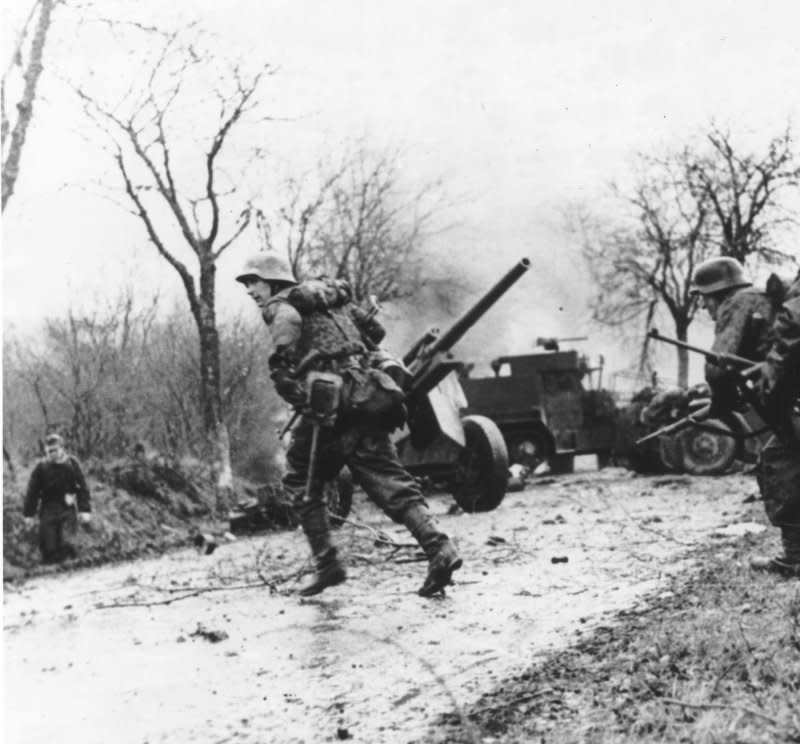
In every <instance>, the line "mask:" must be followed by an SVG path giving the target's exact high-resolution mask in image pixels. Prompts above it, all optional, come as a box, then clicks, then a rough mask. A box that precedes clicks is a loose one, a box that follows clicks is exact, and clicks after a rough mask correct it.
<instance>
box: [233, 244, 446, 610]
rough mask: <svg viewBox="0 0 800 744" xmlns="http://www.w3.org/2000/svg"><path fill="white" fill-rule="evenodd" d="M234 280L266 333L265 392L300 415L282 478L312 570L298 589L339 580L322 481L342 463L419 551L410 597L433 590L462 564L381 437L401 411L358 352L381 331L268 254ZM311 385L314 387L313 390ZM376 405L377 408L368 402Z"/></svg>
mask: <svg viewBox="0 0 800 744" xmlns="http://www.w3.org/2000/svg"><path fill="white" fill-rule="evenodd" d="M236 279H237V281H239V282H241V283H242V284H244V286H245V287H246V289H247V293H248V294H249V295H250V296H251V297H252V298H253V300H254V301H255V302H256V304H257V305H258V306H259V308H260V309H261V313H262V316H263V318H264V321H265V322H266V324H267V326H268V327H269V330H270V335H271V337H272V344H273V353H272V355H271V356H270V359H269V367H270V373H271V377H272V380H273V382H274V383H275V389H276V390H277V392H278V394H279V395H280V396H281V397H282V398H284V400H286V401H287V402H288V403H289V404H290V405H292V406H294V408H295V409H296V410H300V411H302V416H301V418H300V421H299V423H298V425H297V426H296V427H295V429H294V430H293V432H292V439H291V443H290V445H289V450H288V452H287V472H286V474H285V476H284V479H283V486H284V489H285V491H286V494H287V495H288V496H289V498H290V499H291V500H292V505H293V507H294V509H295V511H296V513H297V515H298V517H299V519H300V523H301V525H302V527H303V531H304V532H305V534H306V537H307V538H308V542H309V545H310V547H311V552H312V553H313V555H314V558H315V560H316V564H317V573H316V577H315V578H314V580H313V581H312V582H311V584H309V585H308V586H306V587H304V588H303V589H302V590H301V592H300V593H301V594H302V595H303V596H310V595H313V594H318V593H319V592H321V591H323V590H324V589H326V588H328V587H331V586H334V585H336V584H340V583H342V582H343V581H344V580H345V579H346V574H345V569H344V566H343V565H342V563H341V561H340V559H339V556H338V554H337V551H336V548H335V547H334V545H333V544H332V542H331V535H330V526H329V521H328V510H327V506H326V504H325V501H324V497H323V489H324V484H325V483H326V482H327V481H330V480H333V479H334V478H336V476H337V475H338V473H339V471H340V470H341V469H342V467H343V466H344V465H347V466H348V467H349V468H350V470H351V471H352V473H353V478H354V480H355V481H356V483H358V484H359V485H361V486H362V488H363V489H364V490H365V491H366V493H367V495H368V496H369V497H370V499H371V500H372V501H373V502H374V503H376V504H377V505H378V506H379V507H380V508H381V509H383V511H384V512H385V513H386V514H387V515H388V516H389V517H390V518H391V519H392V520H393V521H395V522H397V523H398V524H404V525H405V526H406V527H407V528H408V530H409V531H410V532H411V534H412V535H413V536H414V538H415V539H416V540H417V542H418V543H419V544H420V546H421V547H422V549H423V550H424V552H425V554H426V555H427V557H428V559H429V570H428V575H427V578H426V579H425V582H424V583H423V585H422V587H421V588H420V589H419V594H420V595H421V596H431V595H433V594H435V593H437V592H439V591H441V590H442V589H443V588H444V587H445V586H447V585H448V584H449V583H450V581H451V577H452V574H453V572H454V571H455V570H457V569H458V568H460V567H461V565H462V561H461V558H460V557H459V555H458V553H457V551H456V549H455V546H454V545H453V544H452V542H451V541H450V540H449V538H448V537H447V535H445V534H444V533H443V532H442V531H441V530H440V529H439V527H438V526H437V524H436V521H435V519H434V518H433V516H432V515H431V513H430V511H429V509H428V506H427V504H426V503H425V500H424V498H423V496H422V492H421V491H420V489H419V486H418V485H417V483H416V481H415V480H414V479H413V478H412V477H411V475H409V473H408V472H407V471H406V470H405V468H404V467H403V466H402V464H401V463H400V461H399V459H398V456H397V451H396V449H395V447H394V445H393V443H392V441H391V440H390V438H389V433H390V432H391V431H392V430H393V429H395V428H396V427H398V426H400V425H402V423H403V419H404V413H405V406H404V404H403V396H402V391H401V390H400V388H399V387H398V386H397V384H396V382H395V381H394V380H392V378H391V377H389V376H388V375H387V374H385V373H384V372H382V371H380V370H379V369H378V367H379V366H380V363H379V361H378V362H375V363H374V364H371V363H370V353H369V351H368V349H375V347H376V345H377V343H379V342H380V340H381V339H382V337H383V329H382V327H380V324H378V323H376V321H375V320H374V318H371V317H369V314H365V313H364V311H363V310H361V308H359V307H358V306H357V305H356V304H355V303H354V302H353V298H352V291H351V289H350V287H349V285H348V284H347V283H346V282H344V281H341V280H335V279H327V278H321V279H313V280H309V281H304V282H301V283H298V282H297V280H296V279H295V277H294V275H293V273H292V270H291V268H290V267H289V265H288V263H287V262H286V261H285V260H284V259H282V258H281V257H280V256H277V255H275V254H272V253H258V254H256V255H254V256H252V257H251V258H250V259H248V260H247V261H246V262H245V265H244V267H243V268H242V271H241V272H240V273H239V275H238V276H237V277H236ZM312 358H313V359H314V361H313V362H309V360H310V359H312ZM373 361H374V360H373ZM298 367H300V368H301V369H298ZM303 367H304V368H303ZM315 381H316V383H320V384H319V385H317V386H316V387H315V385H316V383H315ZM337 385H341V388H340V392H341V395H340V398H341V401H342V403H341V405H336V404H331V405H330V406H329V408H330V409H331V410H329V411H328V412H327V418H326V417H325V416H322V417H321V416H320V413H319V410H318V409H320V408H321V409H323V413H324V409H325V400H324V399H325V398H326V396H327V395H328V394H329V393H330V399H331V400H334V399H337V396H336V394H335V391H333V393H332V392H331V391H332V390H333V389H334V388H336V387H337ZM318 389H319V390H320V391H322V392H321V393H318ZM315 399H316V400H315ZM378 400H384V401H386V402H387V405H386V406H382V405H377V404H376V403H377V401H378ZM392 401H394V402H392ZM320 403H322V405H320ZM334 409H335V410H334ZM321 420H324V423H325V425H324V426H320V421H321ZM309 470H311V472H312V477H311V479H309V477H308V476H309Z"/></svg>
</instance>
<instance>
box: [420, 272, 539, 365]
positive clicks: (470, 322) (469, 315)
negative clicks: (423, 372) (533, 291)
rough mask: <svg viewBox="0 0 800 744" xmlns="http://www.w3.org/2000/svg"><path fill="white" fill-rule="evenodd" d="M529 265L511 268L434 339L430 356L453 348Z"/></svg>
mask: <svg viewBox="0 0 800 744" xmlns="http://www.w3.org/2000/svg"><path fill="white" fill-rule="evenodd" d="M530 265H531V262H530V259H528V258H523V259H520V261H519V263H517V264H516V265H515V266H514V267H512V268H511V270H510V271H508V273H507V274H506V275H505V276H504V277H503V278H502V279H500V281H498V282H497V284H495V285H494V286H493V287H492V288H491V289H490V290H489V291H488V292H487V293H486V294H485V295H484V296H483V297H481V298H480V299H479V300H478V301H477V302H476V303H475V304H474V305H473V306H472V307H471V308H470V309H469V310H467V312H466V313H464V315H462V316H461V317H460V318H459V319H458V320H457V321H456V322H455V323H453V325H451V326H450V327H449V328H448V329H447V330H446V331H445V332H444V333H443V334H442V335H441V336H439V338H437V339H436V341H435V342H434V343H433V345H432V346H431V349H430V352H431V354H434V353H436V352H439V351H446V350H448V349H450V348H452V347H453V346H455V345H456V344H457V343H458V342H459V341H460V340H461V338H462V337H463V336H464V334H465V333H466V332H467V331H468V330H469V329H470V328H472V326H474V325H475V323H477V322H478V320H480V318H481V316H482V315H483V314H484V313H486V311H487V310H488V309H489V308H490V307H491V306H492V305H494V303H495V302H497V300H499V299H500V297H501V296H502V295H503V294H505V293H506V292H507V291H508V290H509V289H510V287H511V285H512V284H514V282H516V281H517V280H518V279H519V278H520V277H521V276H522V275H523V274H524V273H525V272H526V271H527V270H528V269H529V268H530Z"/></svg>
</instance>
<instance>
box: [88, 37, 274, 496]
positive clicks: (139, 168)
mask: <svg viewBox="0 0 800 744" xmlns="http://www.w3.org/2000/svg"><path fill="white" fill-rule="evenodd" d="M159 38H163V39H164V41H163V43H161V44H160V49H159V52H158V54H157V56H156V58H155V62H154V63H152V65H151V66H150V67H149V69H147V75H146V80H145V82H144V85H143V86H142V89H141V90H138V89H136V88H134V87H132V88H131V89H130V90H129V91H128V92H127V94H126V96H125V98H124V100H123V101H121V102H117V103H114V104H108V103H103V102H101V101H100V100H99V98H98V97H96V96H93V95H92V94H91V93H90V92H89V91H87V90H86V89H79V90H78V94H79V95H80V97H81V99H82V101H83V102H84V107H85V110H86V112H87V114H88V115H89V116H90V117H91V118H92V119H93V121H94V122H95V123H96V124H97V125H98V126H99V127H100V128H101V129H102V130H103V131H104V132H105V133H106V134H107V135H108V138H109V141H110V143H111V148H110V150H111V155H112V157H113V160H114V163H115V164H116V168H117V171H118V174H119V177H120V179H121V183H122V185H123V187H124V191H125V194H126V196H127V199H128V204H129V205H130V211H131V212H132V213H133V214H134V215H135V216H136V217H137V218H138V219H139V220H140V222H141V224H142V226H143V227H144V229H145V231H146V234H147V236H148V238H149V240H150V242H151V243H152V245H153V246H154V248H155V249H156V251H157V252H158V254H159V255H160V256H161V257H162V258H163V259H164V260H165V261H166V262H167V264H169V265H170V266H171V267H172V268H173V269H174V271H175V272H176V273H177V275H178V277H179V278H180V281H181V284H182V286H183V288H184V291H185V294H186V298H187V300H188V302H189V309H190V311H191V314H192V317H193V318H194V321H195V324H196V326H197V331H198V338H199V386H200V405H201V410H202V420H203V426H204V428H205V431H206V433H207V435H208V437H209V441H210V442H211V443H212V444H213V447H214V454H215V459H216V462H217V465H218V468H219V486H220V490H221V491H224V490H229V489H230V486H231V483H232V473H231V468H230V445H229V439H228V432H227V429H226V427H225V423H224V418H223V410H222V397H221V386H220V341H219V333H218V329H217V317H216V268H217V261H218V259H219V258H220V256H221V255H222V253H223V252H224V251H225V250H226V249H227V248H228V247H229V246H230V245H231V244H232V243H233V242H234V241H235V240H236V239H237V238H238V237H239V236H240V235H241V234H242V233H243V232H244V231H245V229H246V228H247V226H248V224H249V223H250V220H251V215H252V207H251V203H250V200H249V199H247V198H246V197H244V196H243V195H242V193H241V191H240V187H239V185H238V181H237V179H236V178H233V177H231V176H229V175H227V171H226V170H225V168H224V165H223V162H222V157H221V155H222V152H223V147H224V146H225V145H226V144H228V143H229V141H230V140H231V137H232V132H233V131H234V129H236V127H237V126H238V125H241V124H242V122H243V121H244V120H245V119H246V118H247V117H248V115H251V114H252V113H253V112H254V111H255V110H256V109H257V107H258V106H259V100H258V91H259V88H260V86H261V84H262V82H263V81H264V79H265V78H266V77H268V76H269V75H271V74H272V68H271V67H270V65H268V64H262V65H260V66H259V67H257V69H255V71H253V72H250V73H247V72H246V71H245V69H244V67H243V65H241V64H239V63H229V64H226V61H225V60H223V59H220V58H219V56H213V55H212V54H210V53H207V52H204V51H203V50H202V49H201V47H200V45H199V43H198V39H197V38H196V36H195V35H194V33H189V32H187V31H184V32H177V33H172V34H162V35H159ZM209 78H210V79H211V80H213V85H212V87H211V88H209V87H207V86H208V84H209V83H208V81H209ZM190 81H191V82H193V83H194V84H195V86H194V87H192V85H190ZM209 100H211V101H216V116H215V117H213V118H211V119H210V120H206V119H204V118H202V117H203V116H205V112H204V111H203V107H202V106H201V105H200V104H207V102H208V101H209ZM182 107H187V108H188V107H191V108H189V110H190V111H191V114H190V116H189V117H187V116H186V110H185V109H183V108H182ZM123 112H125V113H123ZM265 118H266V117H265ZM204 129H205V130H206V131H208V135H207V136H205V137H203V135H202V134H200V132H201V131H202V130H204ZM193 138H194V141H195V144H196V149H195V150H194V151H193V152H192V153H191V154H187V153H186V149H187V146H188V143H191V142H192V141H193ZM182 159H183V160H192V159H193V160H194V163H195V164H196V166H198V168H197V171H196V175H195V178H194V179H192V178H191V177H184V178H183V179H181V167H180V166H181V164H182ZM245 162H246V160H245ZM241 167H242V168H243V167H244V165H242V166H241ZM231 215H232V216H233V218H234V219H232V220H229V224H228V225H227V228H224V227H223V222H224V221H225V218H226V217H227V216H231ZM223 232H224V233H225V234H223ZM186 249H188V252H187V253H186V255H188V256H190V257H191V261H192V263H194V264H195V269H194V271H193V270H192V269H191V268H190V266H189V265H188V263H187V262H186V261H185V260H182V259H181V257H180V256H181V254H180V251H181V250H183V251H186ZM221 508H224V506H223V505H221Z"/></svg>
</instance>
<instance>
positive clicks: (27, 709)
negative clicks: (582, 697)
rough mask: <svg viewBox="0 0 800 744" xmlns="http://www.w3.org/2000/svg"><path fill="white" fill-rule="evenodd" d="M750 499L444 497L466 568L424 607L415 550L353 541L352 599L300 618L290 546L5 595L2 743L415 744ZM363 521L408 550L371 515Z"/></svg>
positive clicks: (600, 489) (596, 488)
mask: <svg viewBox="0 0 800 744" xmlns="http://www.w3.org/2000/svg"><path fill="white" fill-rule="evenodd" d="M755 491H756V486H755V482H754V480H753V479H752V477H747V476H741V475H731V476H726V477H724V478H706V479H699V478H698V479H692V478H690V477H686V476H675V477H663V476H662V477H632V475H631V474H630V473H628V472H626V471H623V470H618V469H608V470H604V471H601V472H596V471H584V472H577V473H575V474H574V475H572V476H562V477H559V478H558V479H557V480H556V479H547V478H544V479H540V481H539V482H538V483H534V484H533V485H532V486H531V487H530V488H528V489H527V490H525V491H522V492H517V493H511V494H508V495H507V496H506V499H505V501H504V502H503V504H502V505H501V506H500V508H499V509H497V510H496V511H494V512H491V513H488V514H480V515H469V514H452V515H451V514H449V513H448V511H449V508H450V506H451V504H452V501H451V500H450V499H449V498H448V497H446V496H435V497H433V498H431V500H430V501H431V506H432V508H433V510H434V512H435V513H436V514H437V516H438V517H439V518H440V521H441V523H442V524H443V526H444V528H445V530H446V531H447V532H448V533H450V534H451V535H452V536H454V537H455V538H456V540H457V541H458V544H459V546H460V549H461V551H462V553H463V555H464V558H465V565H464V568H463V569H462V570H461V571H460V572H458V573H457V574H456V579H457V583H456V585H455V586H453V587H450V588H449V589H448V591H447V594H446V596H444V597H441V598H435V599H432V600H424V599H421V598H420V597H418V596H417V595H416V589H417V588H418V586H419V585H420V584H421V582H422V578H423V577H424V574H425V565H426V564H425V563H421V562H414V561H413V559H414V557H415V551H414V550H413V549H411V548H400V549H396V550H392V549H387V548H385V547H376V546H375V542H374V534H372V533H371V532H370V531H369V530H367V529H364V528H357V527H354V526H351V525H345V526H344V527H343V528H341V529H340V530H339V531H338V532H337V539H338V541H339V544H340V545H341V546H342V548H343V552H344V554H345V558H346V560H347V563H348V572H349V576H350V578H349V580H348V581H347V582H346V583H345V584H343V585H341V586H339V587H335V588H333V589H331V590H328V591H326V592H324V593H323V594H321V595H319V597H314V598H311V599H309V600H301V599H300V598H299V597H298V596H297V595H296V594H294V593H293V592H294V591H295V590H296V589H297V587H298V586H299V584H298V581H297V579H298V577H297V572H298V569H301V568H302V567H303V566H307V565H308V564H307V548H306V544H305V540H304V538H303V536H302V534H301V533H300V532H288V533H275V534H269V535H267V536H264V535H260V536H256V537H253V538H248V539H240V540H238V541H237V542H233V543H228V544H223V545H221V546H220V547H219V549H218V550H217V551H216V552H214V553H213V554H212V555H200V554H199V553H197V552H195V551H190V550H186V551H183V552H179V553H174V554H171V555H168V556H165V557H162V558H160V559H157V560H145V561H139V562H135V563H128V564H121V565H116V566H110V567H104V568H98V569H91V570H86V571H83V572H80V573H75V574H71V575H60V576H53V577H43V578H39V579H35V580H31V581H29V582H27V583H25V584H23V585H22V586H20V587H13V586H12V587H6V591H5V595H4V646H5V648H4V651H5V665H4V666H5V668H4V675H5V680H4V681H5V716H4V719H5V720H4V728H5V741H6V742H8V744H21V743H22V742H47V743H48V744H50V743H51V742H53V741H59V742H62V743H65V742H76V743H77V742H80V743H81V744H90V743H91V742H104V743H105V742H136V743H138V744H142V743H143V742H149V743H150V744H153V743H154V742H208V743H209V744H211V743H212V742H213V743H218V742H253V743H255V742H272V741H274V742H320V741H340V740H353V741H362V742H409V741H415V740H418V739H421V738H423V737H424V736H425V735H426V732H428V731H429V729H430V726H431V725H432V723H433V722H434V721H435V719H436V717H437V716H438V715H439V714H441V713H443V712H445V711H449V710H453V709H456V710H458V709H459V707H460V706H461V705H463V704H465V703H467V702H471V701H474V700H476V699H477V698H478V697H479V696H480V694H481V693H483V692H486V691H488V690H492V689H495V688H497V687H498V686H499V685H501V684H502V680H503V679H504V678H505V677H507V676H509V675H511V674H513V673H515V672H519V671H521V670H523V669H524V668H526V667H528V666H530V665H531V663H533V662H534V661H535V660H536V659H537V658H538V657H540V656H541V655H543V654H546V653H547V652H550V651H552V650H554V649H558V648H561V647H564V646H567V645H569V644H570V643H571V642H572V641H573V640H574V639H575V638H576V637H577V636H578V635H579V634H581V633H587V632H591V629H592V627H594V626H596V625H597V624H601V623H603V622H604V618H605V621H606V622H607V621H608V620H607V615H608V613H613V612H616V611H618V610H620V609H622V608H624V607H628V606H631V605H633V604H635V603H636V602H637V601H639V600H640V598H641V597H642V595H644V594H645V593H650V592H653V591H655V592H658V591H659V588H660V586H661V585H662V582H664V580H665V579H666V577H668V576H669V575H670V574H673V573H675V572H680V571H685V570H691V559H690V558H688V557H687V556H688V554H689V553H690V552H691V549H692V547H693V546H695V545H698V544H701V543H707V542H708V541H709V540H720V541H723V540H726V539H728V538H726V537H725V536H724V530H723V531H722V533H720V532H719V530H720V529H721V528H724V527H726V526H729V525H733V524H736V523H739V522H741V521H742V520H743V519H745V517H744V515H745V514H746V513H747V510H748V507H747V506H745V505H743V503H742V502H743V500H744V499H745V498H746V497H747V496H750V495H751V494H753V493H755ZM355 516H356V517H357V519H358V520H360V521H362V522H364V523H366V524H369V525H372V526H373V527H375V528H377V529H381V530H385V532H386V533H387V534H388V535H390V536H391V537H393V538H394V539H396V540H397V541H398V542H401V543H407V542H408V540H409V538H408V536H407V534H406V533H405V532H404V531H403V530H402V529H400V528H398V527H396V526H394V525H391V524H390V523H389V522H388V521H387V519H386V518H385V517H384V516H383V515H382V514H380V513H379V512H378V510H377V509H375V508H374V507H373V506H371V505H370V504H368V503H362V502H357V504H356V508H355ZM565 558H566V561H564V560H563V559H565ZM554 559H557V561H558V562H553V560H554ZM302 580H303V581H305V580H307V577H302ZM267 584H269V585H270V586H268V585H267Z"/></svg>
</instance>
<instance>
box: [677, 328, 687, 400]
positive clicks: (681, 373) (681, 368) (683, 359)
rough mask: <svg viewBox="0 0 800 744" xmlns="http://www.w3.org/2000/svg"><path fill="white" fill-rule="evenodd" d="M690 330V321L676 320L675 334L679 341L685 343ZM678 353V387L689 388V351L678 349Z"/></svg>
mask: <svg viewBox="0 0 800 744" xmlns="http://www.w3.org/2000/svg"><path fill="white" fill-rule="evenodd" d="M688 332H689V323H688V322H684V321H681V322H676V323H675V335H676V336H677V337H678V341H683V342H684V343H685V342H686V340H687V337H688ZM676 351H677V353H678V387H681V388H687V387H689V352H688V350H687V349H681V348H677V349H676Z"/></svg>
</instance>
